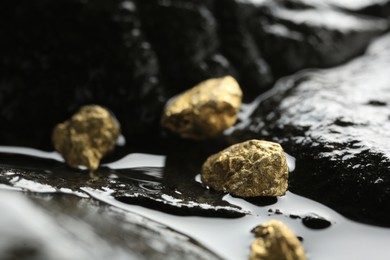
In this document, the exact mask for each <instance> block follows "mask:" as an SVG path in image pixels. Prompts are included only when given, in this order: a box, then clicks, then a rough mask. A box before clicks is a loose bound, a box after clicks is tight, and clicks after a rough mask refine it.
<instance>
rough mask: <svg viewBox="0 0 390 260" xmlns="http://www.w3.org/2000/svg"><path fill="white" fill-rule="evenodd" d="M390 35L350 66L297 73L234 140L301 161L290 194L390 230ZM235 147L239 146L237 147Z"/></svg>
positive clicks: (292, 176)
mask: <svg viewBox="0 0 390 260" xmlns="http://www.w3.org/2000/svg"><path fill="white" fill-rule="evenodd" d="M389 57H390V35H386V36H383V37H382V38H380V39H379V40H377V41H375V42H374V43H373V44H371V45H370V47H369V49H368V51H367V53H366V54H365V55H364V56H362V57H360V58H357V59H355V60H353V61H351V62H350V63H348V64H346V65H343V66H340V67H337V68H334V69H327V70H318V71H310V72H302V73H298V74H296V75H294V76H291V77H287V78H285V79H284V80H282V81H280V82H278V84H277V86H276V87H275V89H273V90H272V92H270V93H269V96H271V97H270V98H267V99H265V100H263V101H261V102H260V103H256V104H255V105H256V106H257V110H256V111H255V112H254V113H253V115H252V117H251V123H250V124H248V125H247V126H243V128H244V131H237V132H236V138H238V139H240V138H241V140H242V139H243V138H245V139H247V138H261V139H268V140H274V141H276V142H279V143H281V144H282V146H283V148H284V149H285V150H286V152H288V153H289V154H292V155H293V156H295V157H296V158H297V164H296V169H295V171H293V172H292V173H290V180H289V189H290V191H292V192H295V193H298V194H300V195H303V196H306V197H309V198H312V199H315V200H317V201H319V202H322V203H324V204H326V205H328V206H330V207H332V208H333V209H336V210H337V211H338V212H340V213H342V214H343V215H345V216H347V217H349V218H352V219H354V220H358V221H361V222H365V223H371V224H376V225H383V226H390V221H389V220H390V189H389V187H390V175H389V169H390V150H389V147H388V143H390V136H389V133H388V131H387V130H386V129H389V128H390V122H389V120H388V116H389V112H388V111H389V110H388V104H387V105H386V106H370V105H367V103H369V102H370V101H371V100H390V96H389V93H390V91H389V86H390V78H389V76H388V72H387V70H386V69H385V68H387V67H388V66H389V65H390V64H389ZM236 140H237V139H236Z"/></svg>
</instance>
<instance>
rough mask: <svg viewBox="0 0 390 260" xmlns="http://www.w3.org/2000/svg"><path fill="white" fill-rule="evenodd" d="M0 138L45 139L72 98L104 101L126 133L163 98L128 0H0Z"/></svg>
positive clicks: (145, 126)
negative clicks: (0, 0)
mask: <svg viewBox="0 0 390 260" xmlns="http://www.w3.org/2000/svg"><path fill="white" fill-rule="evenodd" d="M0 19H1V20H0V38H1V39H2V40H1V42H0V107H1V108H0V121H1V122H2V123H1V129H0V143H1V144H11V145H25V146H35V147H41V148H42V147H45V148H48V147H50V136H51V131H52V129H53V127H54V125H55V124H57V123H59V122H62V121H64V120H65V119H67V118H68V117H70V116H71V115H72V114H73V113H74V112H75V111H76V110H78V108H79V106H81V105H84V104H100V105H103V106H106V107H108V108H109V109H111V110H112V111H113V112H114V114H115V115H116V116H117V118H118V120H119V121H120V123H121V125H122V130H123V132H124V133H125V135H127V136H131V135H134V134H140V133H147V132H149V133H150V132H151V131H150V129H153V127H151V126H154V124H156V122H157V121H158V118H159V116H160V111H161V108H162V106H163V104H164V101H165V99H164V90H163V89H164V88H163V87H162V85H161V83H160V76H159V66H158V62H157V57H156V55H155V53H154V51H153V50H152V49H151V46H150V44H149V43H148V42H147V41H146V40H145V38H144V36H143V34H142V31H141V23H140V20H139V18H138V16H137V14H136V10H135V5H134V2H133V1H121V0H114V1H104V0H96V1H82V0H59V1H55V2H53V1H50V0H42V1H12V0H7V1H2V2H1V4H0Z"/></svg>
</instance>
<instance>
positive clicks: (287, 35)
mask: <svg viewBox="0 0 390 260" xmlns="http://www.w3.org/2000/svg"><path fill="white" fill-rule="evenodd" d="M244 3H245V4H246V5H249V7H247V8H252V9H256V11H255V12H254V14H253V15H252V16H251V17H250V22H249V30H250V31H251V32H252V34H253V37H254V39H255V41H256V43H257V46H258V48H259V49H260V52H261V53H262V55H263V56H264V59H265V60H266V62H267V63H268V64H269V65H270V67H271V71H272V72H273V74H274V75H275V76H276V78H278V77H280V76H282V75H286V74H291V73H292V72H296V71H298V70H300V69H303V68H323V67H330V66H335V65H338V64H341V63H343V62H345V61H347V60H349V59H351V58H353V57H355V56H357V55H359V54H361V53H363V51H364V50H365V48H366V46H367V44H368V43H369V42H370V40H371V39H373V38H374V37H375V36H377V35H380V34H381V33H383V32H385V31H386V30H387V28H388V25H387V21H386V20H384V19H378V18H369V17H362V16H356V15H353V14H348V13H346V12H342V11H340V10H338V9H337V8H333V7H331V6H329V5H327V4H325V3H323V2H321V1H312V2H307V1H306V2H303V1H296V0H283V1H274V0H269V1H261V2H258V1H246V2H244Z"/></svg>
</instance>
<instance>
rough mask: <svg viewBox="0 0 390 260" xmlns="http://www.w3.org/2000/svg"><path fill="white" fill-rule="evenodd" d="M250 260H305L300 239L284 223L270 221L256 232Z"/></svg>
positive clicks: (256, 229)
mask: <svg viewBox="0 0 390 260" xmlns="http://www.w3.org/2000/svg"><path fill="white" fill-rule="evenodd" d="M254 233H255V236H256V240H255V241H254V242H253V244H252V246H251V254H250V260H305V259H306V256H305V251H304V250H303V248H302V245H301V243H300V242H299V240H298V238H297V237H296V236H295V235H294V234H293V232H292V231H291V230H290V229H289V228H288V227H287V226H285V225H284V224H283V223H282V222H280V221H277V220H271V221H268V222H266V223H264V224H262V225H261V226H258V227H256V228H255V230H254Z"/></svg>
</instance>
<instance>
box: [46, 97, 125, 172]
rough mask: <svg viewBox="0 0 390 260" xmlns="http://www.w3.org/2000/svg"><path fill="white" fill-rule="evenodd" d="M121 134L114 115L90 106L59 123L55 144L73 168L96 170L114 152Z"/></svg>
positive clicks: (55, 134)
mask: <svg viewBox="0 0 390 260" xmlns="http://www.w3.org/2000/svg"><path fill="white" fill-rule="evenodd" d="M119 134H120V127H119V123H118V121H117V120H116V119H115V118H114V117H113V116H112V115H111V113H110V112H109V111H107V110H106V109H104V108H102V107H100V106H96V105H90V106H83V107H81V108H80V110H79V111H78V112H77V113H76V114H74V115H73V116H72V117H71V118H70V119H69V120H67V121H65V122H63V123H61V124H58V125H57V126H56V127H55V128H54V131H53V136H52V141H53V144H54V148H55V149H56V150H57V151H58V152H59V153H61V154H62V156H63V157H64V158H65V161H66V163H67V164H68V165H69V166H71V167H73V168H78V167H79V166H86V167H87V168H89V169H90V170H96V169H97V168H98V167H99V163H100V160H101V159H102V158H103V156H104V155H106V154H107V153H108V152H110V151H112V150H113V149H114V147H115V143H116V140H117V139H118V136H119Z"/></svg>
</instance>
